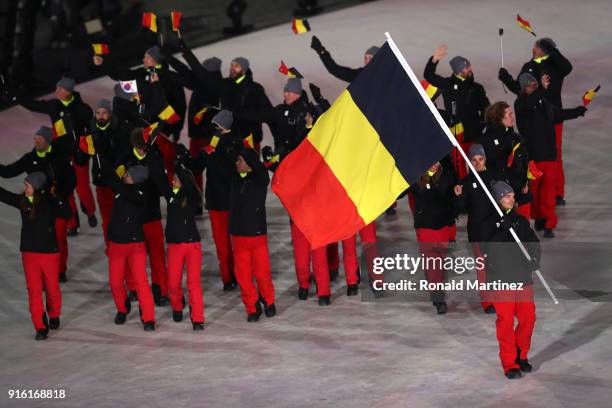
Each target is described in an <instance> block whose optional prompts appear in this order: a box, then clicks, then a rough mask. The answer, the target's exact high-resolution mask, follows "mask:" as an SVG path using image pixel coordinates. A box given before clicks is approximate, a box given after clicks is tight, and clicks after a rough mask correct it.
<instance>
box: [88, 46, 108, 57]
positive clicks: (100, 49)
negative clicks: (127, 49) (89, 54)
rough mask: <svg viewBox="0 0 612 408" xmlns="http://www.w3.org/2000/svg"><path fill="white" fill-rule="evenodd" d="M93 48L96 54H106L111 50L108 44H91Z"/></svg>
mask: <svg viewBox="0 0 612 408" xmlns="http://www.w3.org/2000/svg"><path fill="white" fill-rule="evenodd" d="M91 48H93V52H94V54H96V55H106V54H108V53H109V52H110V50H109V49H108V44H91Z"/></svg>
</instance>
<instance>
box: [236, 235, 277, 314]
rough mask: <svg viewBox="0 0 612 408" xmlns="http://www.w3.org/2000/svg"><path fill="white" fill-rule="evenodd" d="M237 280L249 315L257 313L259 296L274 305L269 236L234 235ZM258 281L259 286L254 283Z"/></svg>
mask: <svg viewBox="0 0 612 408" xmlns="http://www.w3.org/2000/svg"><path fill="white" fill-rule="evenodd" d="M231 237H232V248H233V250H234V265H235V272H236V279H237V280H238V284H239V285H240V292H241V296H242V302H243V303H244V307H245V308H246V311H247V313H248V314H251V313H255V311H256V309H255V303H256V302H257V301H258V300H259V295H260V294H261V296H262V297H263V299H264V300H265V301H266V303H267V304H269V305H270V304H272V303H274V284H273V283H272V276H271V275H270V254H269V253H268V236H267V235H257V236H255V237H242V236H237V235H232V236H231ZM253 278H255V280H256V281H257V286H255V283H254V282H253Z"/></svg>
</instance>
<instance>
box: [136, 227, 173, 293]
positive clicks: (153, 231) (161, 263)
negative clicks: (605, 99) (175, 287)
mask: <svg viewBox="0 0 612 408" xmlns="http://www.w3.org/2000/svg"><path fill="white" fill-rule="evenodd" d="M142 229H143V231H144V236H145V243H146V246H147V252H148V253H149V263H150V266H151V282H152V283H153V284H154V285H159V286H160V288H161V295H162V296H168V271H167V270H166V250H165V248H164V230H163V228H162V224H161V220H155V221H150V222H147V223H146V224H143V225H142Z"/></svg>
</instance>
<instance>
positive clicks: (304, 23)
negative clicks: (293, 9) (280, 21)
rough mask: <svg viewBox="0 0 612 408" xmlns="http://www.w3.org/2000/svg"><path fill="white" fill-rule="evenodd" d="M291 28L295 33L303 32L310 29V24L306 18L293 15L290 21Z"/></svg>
mask: <svg viewBox="0 0 612 408" xmlns="http://www.w3.org/2000/svg"><path fill="white" fill-rule="evenodd" d="M291 30H293V32H294V33H295V34H304V33H307V32H309V31H310V24H309V23H308V20H306V19H301V18H295V17H294V18H293V22H292V23H291Z"/></svg>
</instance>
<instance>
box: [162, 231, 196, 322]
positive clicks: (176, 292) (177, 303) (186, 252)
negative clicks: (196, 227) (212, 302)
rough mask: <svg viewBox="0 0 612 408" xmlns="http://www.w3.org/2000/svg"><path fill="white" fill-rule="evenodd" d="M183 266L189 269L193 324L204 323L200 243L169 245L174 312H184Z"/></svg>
mask: <svg viewBox="0 0 612 408" xmlns="http://www.w3.org/2000/svg"><path fill="white" fill-rule="evenodd" d="M183 265H185V266H186V267H187V291H188V292H189V310H190V315H191V321H192V322H198V323H204V298H203V296H202V285H201V283H200V280H201V271H202V245H201V244H200V243H199V242H196V243H193V242H189V243H187V242H186V243H181V244H170V243H169V244H168V293H169V295H170V304H171V305H172V310H174V311H179V310H183V302H182V299H183V289H182V288H181V283H182V281H183Z"/></svg>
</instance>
